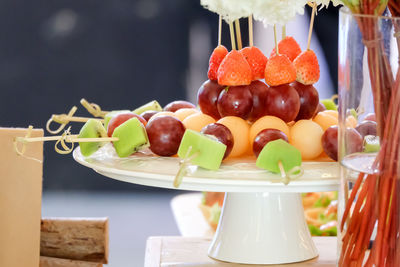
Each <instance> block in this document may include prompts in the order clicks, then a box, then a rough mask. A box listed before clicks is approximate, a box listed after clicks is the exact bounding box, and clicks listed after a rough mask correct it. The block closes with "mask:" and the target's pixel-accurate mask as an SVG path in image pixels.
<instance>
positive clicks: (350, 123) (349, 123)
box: [346, 115, 358, 128]
mask: <svg viewBox="0 0 400 267" xmlns="http://www.w3.org/2000/svg"><path fill="white" fill-rule="evenodd" d="M357 123H358V122H357V119H356V118H355V117H354V116H353V115H350V116H348V117H347V118H346V127H350V128H356V127H357Z"/></svg>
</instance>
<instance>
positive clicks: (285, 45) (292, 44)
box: [271, 36, 301, 61]
mask: <svg viewBox="0 0 400 267" xmlns="http://www.w3.org/2000/svg"><path fill="white" fill-rule="evenodd" d="M278 49H279V54H283V55H286V56H287V57H288V58H289V59H290V61H293V60H294V59H295V58H296V57H297V56H298V55H299V54H300V53H301V48H300V45H299V44H298V43H297V42H296V40H295V39H294V38H293V37H291V36H286V38H285V39H283V40H281V41H280V42H279V44H278ZM274 54H276V51H275V48H274V49H273V50H272V53H271V56H272V55H274Z"/></svg>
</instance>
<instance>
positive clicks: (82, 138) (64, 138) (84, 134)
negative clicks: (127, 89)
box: [14, 118, 149, 157]
mask: <svg viewBox="0 0 400 267" xmlns="http://www.w3.org/2000/svg"><path fill="white" fill-rule="evenodd" d="M31 128H32V127H29V129H31ZM29 135H30V133H29V132H28V134H27V136H25V137H17V138H15V140H14V147H15V150H16V152H17V154H19V155H23V154H24V152H25V149H26V144H28V143H31V142H44V141H56V143H55V146H54V148H55V150H56V152H58V153H60V154H68V153H71V152H72V151H73V149H74V143H79V146H80V148H81V153H82V155H83V156H85V157H88V156H90V155H91V154H93V153H94V152H96V151H97V150H98V149H99V148H100V147H102V146H103V145H104V144H106V143H107V142H113V145H114V148H115V151H116V153H117V154H118V156H119V157H127V156H129V155H131V154H132V153H134V152H136V151H138V150H139V149H140V148H142V147H143V146H147V145H148V143H149V141H148V137H147V133H146V130H145V129H144V126H143V124H142V123H141V122H140V121H139V119H138V118H131V119H129V120H127V121H125V122H124V123H122V124H120V125H119V126H118V127H116V128H115V129H114V130H113V133H112V135H111V136H109V137H108V136H107V131H106V130H105V128H104V126H103V124H102V123H101V122H100V121H99V120H96V119H90V120H88V121H87V122H86V123H85V124H84V125H83V127H82V128H81V130H80V132H79V134H78V135H71V133H70V127H69V128H68V129H67V130H65V131H64V133H63V134H62V135H59V136H46V137H29ZM18 143H22V144H23V146H22V149H19V148H18ZM66 143H71V144H72V146H71V147H68V146H67V144H66ZM59 145H61V148H59Z"/></svg>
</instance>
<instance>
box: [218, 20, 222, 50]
mask: <svg viewBox="0 0 400 267" xmlns="http://www.w3.org/2000/svg"><path fill="white" fill-rule="evenodd" d="M221 35H222V16H221V15H219V17H218V46H220V45H221V39H222V38H221Z"/></svg>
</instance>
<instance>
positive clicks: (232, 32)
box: [229, 22, 236, 50]
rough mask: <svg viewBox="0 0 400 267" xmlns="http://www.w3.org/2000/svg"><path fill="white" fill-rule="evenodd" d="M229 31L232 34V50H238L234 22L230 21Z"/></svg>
mask: <svg viewBox="0 0 400 267" xmlns="http://www.w3.org/2000/svg"><path fill="white" fill-rule="evenodd" d="M229 32H230V34H231V45H232V50H236V41H235V30H234V29H233V23H232V22H230V23H229Z"/></svg>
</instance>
